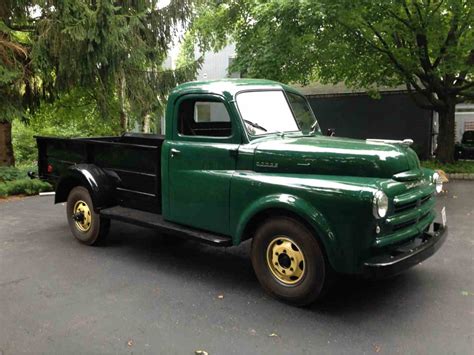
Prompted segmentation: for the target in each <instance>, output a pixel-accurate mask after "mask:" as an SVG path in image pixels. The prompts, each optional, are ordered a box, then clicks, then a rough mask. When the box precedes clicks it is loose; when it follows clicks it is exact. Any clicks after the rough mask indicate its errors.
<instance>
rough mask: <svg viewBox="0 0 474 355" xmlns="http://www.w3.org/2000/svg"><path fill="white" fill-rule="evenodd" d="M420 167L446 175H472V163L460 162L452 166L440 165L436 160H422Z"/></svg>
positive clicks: (473, 166)
mask: <svg viewBox="0 0 474 355" xmlns="http://www.w3.org/2000/svg"><path fill="white" fill-rule="evenodd" d="M421 166H423V167H424V168H429V169H433V170H443V171H444V172H445V173H447V174H453V173H461V174H474V161H468V160H461V161H457V162H455V163H452V164H442V163H440V162H438V161H436V160H424V161H422V162H421Z"/></svg>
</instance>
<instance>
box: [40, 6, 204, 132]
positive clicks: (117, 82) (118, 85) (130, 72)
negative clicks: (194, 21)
mask: <svg viewBox="0 0 474 355" xmlns="http://www.w3.org/2000/svg"><path fill="white" fill-rule="evenodd" d="M50 2H51V3H52V4H53V6H52V7H51V6H50V7H48V8H45V9H44V10H43V11H44V14H45V15H46V16H45V19H44V20H41V21H40V23H39V30H40V33H41V34H42V35H40V36H39V39H38V42H37V45H36V47H35V55H36V57H37V58H38V65H39V68H40V69H41V71H42V73H43V77H44V78H48V79H47V80H45V83H47V85H52V86H54V87H55V88H57V89H59V90H63V91H64V90H69V89H70V88H73V87H77V86H81V87H83V88H88V89H90V90H92V91H93V92H94V96H95V97H96V98H97V100H98V102H99V104H100V105H99V106H100V108H101V111H102V113H103V116H104V117H107V116H110V115H111V114H113V112H111V110H110V107H109V102H110V95H111V93H115V94H116V96H117V99H118V102H119V113H118V114H119V119H120V125H121V127H122V131H126V130H127V129H129V128H131V127H133V125H134V124H136V123H138V124H139V125H140V126H142V127H147V126H150V124H149V120H150V118H151V115H152V114H156V113H157V112H160V111H161V110H162V105H163V98H164V97H165V96H166V94H167V93H168V91H169V90H170V89H171V88H173V87H174V86H176V84H177V83H179V82H181V81H186V80H189V78H190V77H193V76H194V74H195V72H196V70H197V66H196V64H195V63H192V65H189V66H187V67H181V68H178V69H177V70H176V71H173V70H163V68H162V62H163V60H164V59H165V58H166V55H167V53H168V50H169V47H170V45H171V43H172V40H173V38H174V35H175V34H176V30H177V29H178V28H179V27H183V26H185V25H186V22H187V20H188V18H189V17H190V16H191V14H192V12H191V9H192V1H191V0H171V1H170V3H169V5H167V6H166V7H163V8H160V7H159V6H158V5H159V4H158V1H156V0H138V1H137V0H133V1H132V0H120V1H116V0H101V1H96V0H90V1H84V0H83V1H78V0H57V1H50ZM51 68H54V72H52V75H48V74H50V73H51Z"/></svg>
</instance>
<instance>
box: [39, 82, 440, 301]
mask: <svg viewBox="0 0 474 355" xmlns="http://www.w3.org/2000/svg"><path fill="white" fill-rule="evenodd" d="M165 119H166V129H165V136H159V135H141V134H125V135H123V136H120V137H96V138H74V139H61V138H48V137H37V141H38V148H39V160H38V164H39V172H40V177H41V178H42V179H45V180H48V181H50V182H52V183H53V184H54V186H55V187H56V198H55V202H56V203H58V202H67V216H68V222H69V225H70V227H71V230H72V233H73V235H74V236H75V237H76V238H77V239H78V240H79V241H81V242H83V243H85V244H90V245H91V244H95V243H98V242H100V241H102V240H103V239H104V238H105V236H106V234H107V232H108V226H109V225H110V221H112V220H119V221H122V222H127V223H133V224H137V225H141V226H145V227H149V228H155V229H159V230H164V231H166V232H173V233H174V234H175V235H176V236H180V237H187V238H192V239H195V240H197V241H201V242H205V243H209V244H213V245H216V246H232V245H238V244H240V243H241V242H242V241H244V240H247V239H252V252H251V258H252V264H253V267H254V270H255V273H256V276H257V278H258V280H259V281H260V283H261V285H262V286H263V288H264V289H265V290H266V291H268V292H269V293H270V294H271V295H273V296H275V297H277V298H279V299H282V300H284V301H286V302H290V303H293V304H297V305H305V304H309V303H311V302H314V301H315V300H317V299H318V298H319V297H320V296H321V295H323V294H324V293H325V290H326V289H327V286H328V285H329V284H330V283H331V282H330V280H331V278H332V277H333V275H334V274H336V273H345V274H360V275H365V276H368V277H386V276H391V275H394V274H397V273H399V272H401V271H403V270H405V269H407V268H409V267H411V266H414V265H416V264H417V263H419V262H420V261H422V260H424V259H426V258H427V257H429V256H431V255H432V254H433V253H434V252H435V251H436V250H437V249H438V248H439V247H440V246H441V245H442V243H443V242H444V240H445V238H446V236H447V227H446V221H445V214H444V210H443V212H442V217H443V221H442V223H435V218H436V213H435V209H434V205H435V198H436V197H435V195H436V193H439V192H440V191H441V190H442V183H441V180H440V179H439V176H438V175H437V173H436V172H434V171H432V170H429V169H423V168H421V167H420V163H419V160H418V157H417V156H416V154H415V152H414V151H413V150H412V149H411V148H410V147H409V145H410V143H411V141H410V140H403V141H393V140H391V141H389V140H377V139H372V140H370V139H368V140H355V139H348V138H340V137H335V136H326V135H323V134H322V133H321V130H320V128H319V125H318V122H317V120H316V118H315V116H314V114H313V112H312V110H311V107H310V106H309V104H308V102H307V100H306V99H305V98H304V96H302V95H301V94H300V93H299V92H298V91H297V90H295V89H293V88H291V87H289V86H287V85H284V84H281V83H277V82H273V81H268V80H255V79H246V80H243V79H233V80H232V79H229V80H219V81H206V82H191V83H186V84H183V85H180V86H178V87H177V88H176V89H175V90H174V91H173V92H172V93H171V95H170V96H169V99H168V106H167V110H166V117H165Z"/></svg>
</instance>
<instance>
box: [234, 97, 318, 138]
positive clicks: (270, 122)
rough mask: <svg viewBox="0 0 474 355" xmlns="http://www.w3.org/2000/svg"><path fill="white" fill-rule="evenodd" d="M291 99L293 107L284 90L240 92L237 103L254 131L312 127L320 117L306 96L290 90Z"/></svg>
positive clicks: (244, 119) (267, 131)
mask: <svg viewBox="0 0 474 355" xmlns="http://www.w3.org/2000/svg"><path fill="white" fill-rule="evenodd" d="M290 95H291V97H290ZM288 100H289V101H290V104H291V108H290V105H289V104H288V101H287V99H286V97H285V94H284V92H283V91H281V90H274V91H249V92H242V93H240V94H238V95H237V105H238V107H239V111H240V114H241V115H242V119H243V121H244V122H245V127H246V129H247V131H248V132H249V133H250V134H252V135H262V134H267V133H275V132H295V131H296V132H297V131H310V130H311V126H313V127H314V125H315V122H316V119H315V118H314V115H313V113H312V111H311V108H310V107H309V106H308V104H307V102H306V100H305V99H304V98H303V97H302V96H299V95H295V94H289V95H288ZM292 109H293V112H295V116H296V117H294V116H293V112H292Z"/></svg>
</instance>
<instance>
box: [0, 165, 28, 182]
mask: <svg viewBox="0 0 474 355" xmlns="http://www.w3.org/2000/svg"><path fill="white" fill-rule="evenodd" d="M28 171H37V167H36V166H21V167H13V166H0V183H2V182H6V181H14V180H21V179H26V177H27V173H28Z"/></svg>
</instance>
